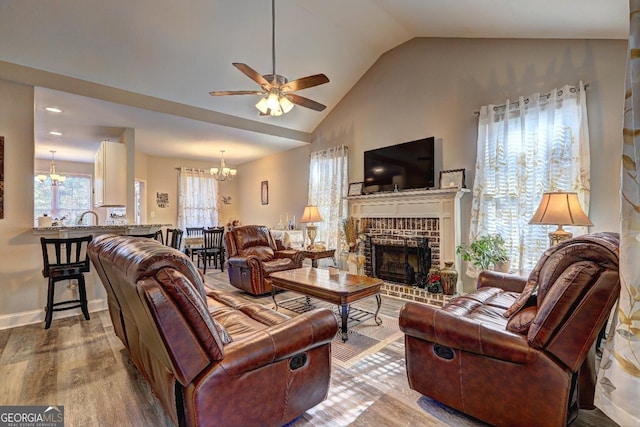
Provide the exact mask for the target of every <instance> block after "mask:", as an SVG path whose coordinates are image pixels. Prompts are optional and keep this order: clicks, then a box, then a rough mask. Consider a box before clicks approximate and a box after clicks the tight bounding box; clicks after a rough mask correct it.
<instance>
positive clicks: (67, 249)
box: [40, 236, 93, 329]
mask: <svg viewBox="0 0 640 427" xmlns="http://www.w3.org/2000/svg"><path fill="white" fill-rule="evenodd" d="M91 239H93V236H85V237H75V238H67V239H47V238H44V237H41V238H40V244H41V245H42V257H43V261H44V268H43V270H42V275H43V276H44V277H48V278H49V284H48V289H47V307H46V315H45V325H44V328H45V329H49V327H50V326H51V319H52V318H53V312H54V311H62V310H69V309H72V308H81V309H82V314H84V318H85V319H86V320H89V309H88V308H87V290H86V287H85V283H84V273H87V272H88V271H89V252H88V250H87V247H88V246H89V242H90V241H91ZM73 279H76V280H77V281H78V293H79V299H76V300H68V301H60V302H56V303H54V302H53V300H54V290H55V284H56V282H59V281H61V280H73Z"/></svg>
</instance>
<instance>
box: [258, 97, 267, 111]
mask: <svg viewBox="0 0 640 427" xmlns="http://www.w3.org/2000/svg"><path fill="white" fill-rule="evenodd" d="M256 108H257V109H258V110H260V112H261V113H262V114H268V111H269V107H267V98H260V101H258V103H257V104H256Z"/></svg>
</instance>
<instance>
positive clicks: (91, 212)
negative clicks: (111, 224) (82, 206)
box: [78, 211, 99, 225]
mask: <svg viewBox="0 0 640 427" xmlns="http://www.w3.org/2000/svg"><path fill="white" fill-rule="evenodd" d="M86 214H93V216H95V217H96V225H98V222H99V219H98V214H97V213H95V212H94V211H84V212H82V214H81V215H80V218H78V224H82V220H83V219H84V216H85V215H86Z"/></svg>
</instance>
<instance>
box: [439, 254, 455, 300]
mask: <svg viewBox="0 0 640 427" xmlns="http://www.w3.org/2000/svg"><path fill="white" fill-rule="evenodd" d="M457 283H458V272H457V271H456V270H455V268H453V262H451V261H447V262H445V263H444V268H443V269H442V270H440V284H441V285H442V292H443V293H444V294H445V295H454V294H455V293H456V286H457Z"/></svg>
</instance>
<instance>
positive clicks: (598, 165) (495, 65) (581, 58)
mask: <svg viewBox="0 0 640 427" xmlns="http://www.w3.org/2000/svg"><path fill="white" fill-rule="evenodd" d="M626 46H627V43H626V41H614V40H611V41H603V40H592V41H584V40H501V39H492V40H485V39H437V38H436V39H430V38H418V39H413V40H411V41H409V42H407V43H405V44H403V45H401V46H399V47H397V48H395V49H393V50H391V51H389V52H387V53H386V54H384V55H383V56H382V57H381V58H380V59H379V60H378V61H377V62H376V63H375V64H374V65H373V66H372V67H371V69H370V70H369V71H368V72H367V73H366V74H365V75H364V76H363V77H362V78H361V79H360V81H359V82H358V83H357V84H356V85H355V86H354V87H353V88H352V89H351V91H350V92H349V93H348V94H347V95H346V96H345V97H344V98H343V99H342V101H341V102H340V103H339V104H338V105H337V106H336V107H335V108H334V109H333V110H332V111H331V114H330V115H329V116H328V117H327V118H326V119H325V120H324V121H323V122H322V123H321V124H320V125H319V126H318V127H317V128H316V130H315V131H314V132H313V136H312V141H313V142H312V150H318V149H320V148H321V147H327V146H335V145H338V144H346V145H348V146H349V149H350V151H349V171H350V172H349V180H350V182H353V181H362V179H363V151H365V150H368V149H372V148H377V147H382V146H386V145H391V144H397V143H400V142H405V141H410V140H415V139H418V138H423V137H427V136H435V137H436V139H441V140H442V148H443V154H442V156H443V159H442V162H443V166H442V167H443V168H444V169H457V168H465V169H466V170H467V181H466V182H467V186H468V187H472V185H473V170H474V166H475V158H476V153H475V146H476V138H477V124H478V119H477V116H475V115H474V111H477V110H479V109H480V107H481V106H482V105H488V104H502V103H504V101H505V100H506V99H515V98H517V97H518V96H520V95H525V96H526V95H529V94H532V93H534V92H537V91H540V92H548V91H549V90H551V89H553V88H556V87H560V86H562V85H564V84H575V83H577V82H578V80H582V81H583V82H584V83H585V84H589V88H588V90H587V104H588V116H589V130H590V135H591V211H590V217H591V220H592V221H593V223H594V225H595V226H594V227H592V229H591V231H605V230H607V231H616V230H618V229H619V220H618V215H617V208H618V204H619V191H618V188H619V165H620V143H621V140H622V127H621V124H622V103H623V96H624V87H623V86H624V72H625V55H626ZM436 181H437V176H436ZM470 202H471V195H467V196H465V197H464V199H463V213H464V217H463V224H464V225H463V227H464V229H465V230H464V234H463V236H466V235H467V233H468V223H469V211H470ZM465 240H466V239H465ZM473 286H474V284H473V283H472V282H471V281H470V280H469V279H468V278H466V280H465V290H469V289H470V288H472V287H473Z"/></svg>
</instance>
